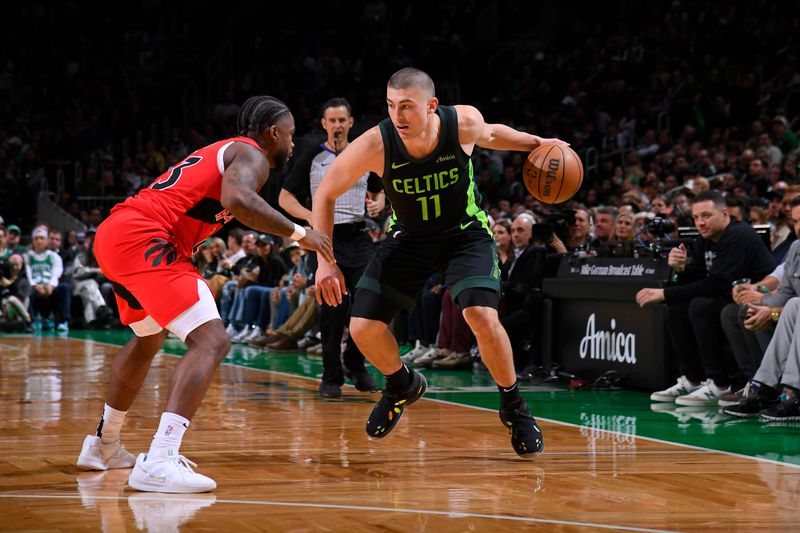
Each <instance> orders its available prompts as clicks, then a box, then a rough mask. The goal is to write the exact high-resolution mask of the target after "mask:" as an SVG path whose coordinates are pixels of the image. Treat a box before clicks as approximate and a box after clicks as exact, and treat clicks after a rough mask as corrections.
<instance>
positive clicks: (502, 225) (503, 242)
mask: <svg viewBox="0 0 800 533" xmlns="http://www.w3.org/2000/svg"><path fill="white" fill-rule="evenodd" d="M492 235H494V249H495V252H496V253H497V263H498V266H499V267H500V279H501V280H502V279H505V278H506V277H507V276H508V268H509V267H510V266H511V260H512V259H513V258H514V252H513V249H512V243H511V222H510V221H509V220H508V219H507V218H501V219H500V220H498V221H497V222H495V223H494V226H492Z"/></svg>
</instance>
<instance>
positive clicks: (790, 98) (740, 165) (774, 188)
mask: <svg viewBox="0 0 800 533" xmlns="http://www.w3.org/2000/svg"><path fill="white" fill-rule="evenodd" d="M183 7H185V6H182V5H181V4H180V3H176V4H169V5H162V4H160V3H155V2H146V3H144V4H142V6H141V9H140V10H139V11H138V12H134V13H131V17H130V19H129V20H128V21H127V24H126V25H125V27H124V28H116V27H111V26H113V25H111V26H110V25H108V24H106V22H108V21H109V20H110V17H111V14H112V11H111V8H110V7H100V8H99V10H97V11H93V12H91V13H90V12H87V11H86V10H79V9H78V8H77V7H76V6H74V5H72V4H61V5H58V6H50V5H49V4H45V3H37V2H33V3H29V4H26V5H25V6H21V7H20V6H10V5H4V6H2V7H0V15H2V16H0V19H2V21H3V22H2V23H0V24H2V26H3V28H2V29H4V30H8V31H4V32H0V34H2V36H1V37H0V42H2V44H3V45H4V48H5V49H7V50H9V52H10V53H9V56H8V59H7V60H5V62H4V63H3V64H0V102H2V104H0V216H2V217H3V218H4V224H5V228H4V230H3V231H2V235H3V238H4V240H5V244H4V245H3V244H2V243H0V251H2V258H3V264H2V269H3V271H2V277H0V279H2V280H5V281H4V283H5V282H8V283H7V285H9V286H10V287H11V289H9V288H6V289H4V295H5V296H4V299H5V302H6V305H5V307H4V309H6V314H10V315H11V316H16V317H17V318H18V319H19V320H20V321H22V322H23V323H24V324H25V327H29V328H34V326H36V327H40V326H41V327H45V328H46V327H48V325H49V321H50V320H52V321H53V327H55V328H59V327H60V328H62V329H65V328H67V327H69V325H70V322H71V325H72V326H73V327H75V326H80V325H84V324H85V325H95V326H100V327H103V326H106V325H113V324H114V318H113V317H114V303H113V298H112V297H111V293H110V288H109V284H108V283H107V282H105V280H104V279H103V278H102V274H101V273H100V272H99V271H98V270H97V268H96V267H97V265H96V262H94V261H93V257H92V255H91V236H92V232H93V230H94V229H95V228H96V227H97V225H98V224H99V223H100V222H101V221H102V219H103V218H104V216H105V215H107V211H108V208H109V207H110V205H111V204H110V202H109V199H111V202H113V201H114V200H115V199H122V198H124V197H126V196H129V195H131V194H135V193H136V191H138V190H139V189H141V188H142V187H146V186H147V185H149V183H150V182H151V181H152V180H153V179H155V178H156V177H157V176H158V175H159V174H160V173H161V172H163V171H164V170H166V168H168V167H169V166H170V165H172V164H175V163H176V162H179V161H180V160H181V159H182V158H184V157H185V156H186V155H187V154H188V153H189V152H191V151H192V150H194V149H196V148H199V147H201V146H204V145H205V144H208V143H210V142H212V141H214V140H217V139H220V138H224V137H226V136H230V135H233V134H235V128H234V123H235V117H236V114H237V113H238V110H239V103H240V102H241V101H243V100H244V99H245V98H246V97H247V96H249V95H251V94H256V93H266V94H272V95H274V96H277V97H279V98H281V99H283V100H284V101H286V102H287V103H288V104H289V106H290V108H291V109H292V110H293V113H294V115H295V119H296V123H297V134H296V136H295V144H296V145H297V146H296V156H299V155H300V154H301V153H302V152H303V150H305V149H308V148H309V147H311V146H314V145H316V144H318V143H319V142H320V141H321V140H322V139H323V138H324V133H323V132H322V131H321V130H320V129H319V127H318V122H317V117H318V110H317V106H318V105H320V104H321V103H322V102H323V101H325V100H327V99H328V98H330V97H332V96H342V97H346V98H348V100H349V101H350V102H351V103H352V105H353V108H354V112H355V115H356V116H357V117H359V120H358V122H357V124H356V127H355V128H354V130H353V134H355V135H357V134H358V133H359V132H361V131H363V130H365V129H366V128H368V127H370V126H372V125H373V124H374V123H376V122H377V120H378V119H380V118H381V117H382V116H384V114H385V110H384V105H385V104H384V102H383V100H384V95H383V87H384V84H385V80H386V78H387V77H388V75H389V74H391V73H392V72H394V71H395V70H396V69H398V68H401V67H404V66H410V65H413V66H417V67H420V68H423V69H426V70H428V71H429V72H430V74H431V75H432V77H433V78H434V81H435V82H436V83H437V88H438V93H439V94H438V95H439V97H440V100H441V101H442V103H444V104H448V103H455V102H456V100H457V101H458V102H459V103H474V104H475V105H476V106H477V107H478V108H479V109H481V111H482V112H483V114H484V116H485V117H486V119H487V120H489V121H492V122H504V123H508V124H511V125H513V126H514V127H517V128H520V129H524V130H527V131H531V132H534V133H537V134H539V135H542V136H545V137H560V138H562V139H565V140H567V141H569V142H570V143H571V145H572V147H573V148H574V149H575V150H576V151H577V152H578V153H579V154H580V155H581V156H582V158H583V160H584V165H585V168H586V178H585V182H584V185H583V187H582V188H581V190H580V191H579V193H578V195H577V196H576V197H575V198H574V201H573V202H572V203H571V204H569V205H567V206H559V207H558V208H553V207H552V206H545V205H541V204H539V203H537V202H536V201H534V199H533V198H532V197H531V196H530V195H529V194H527V191H526V189H525V187H524V185H523V181H522V168H523V165H524V161H525V154H522V153H502V152H490V151H484V150H480V149H478V150H476V152H475V154H473V164H474V171H475V174H474V177H475V180H476V182H477V184H478V188H479V190H480V192H481V194H482V201H483V207H484V208H485V209H486V210H487V211H488V213H489V214H490V215H491V217H492V220H493V221H494V222H495V223H494V227H493V231H494V233H495V236H496V239H497V242H498V254H499V255H500V258H501V265H503V267H502V268H503V269H504V276H505V285H504V287H505V290H506V296H505V298H504V307H503V308H502V312H503V316H504V325H505V326H506V327H507V328H508V329H509V331H517V332H521V333H519V334H515V335H512V337H513V338H514V339H515V344H516V345H515V361H516V364H517V366H518V370H520V372H521V374H522V375H524V369H525V368H526V367H527V366H528V365H529V364H531V363H535V362H536V355H535V352H536V347H535V346H531V341H535V338H536V336H537V335H538V327H539V324H540V321H539V320H537V319H536V318H535V317H536V316H537V314H536V313H537V308H538V307H537V306H538V305H539V300H540V299H541V295H540V294H539V293H538V292H537V289H538V288H540V280H541V277H542V276H543V275H546V274H547V273H549V272H550V271H551V270H550V269H551V264H550V263H549V262H548V259H547V256H548V255H549V254H551V253H565V252H571V251H579V252H580V251H583V252H588V253H595V254H612V255H614V254H620V253H621V254H632V253H636V252H635V250H636V248H637V244H641V245H642V246H644V244H645V243H647V242H648V241H649V240H651V239H652V238H653V237H654V235H651V234H649V233H648V230H647V227H646V224H645V222H646V221H647V220H648V219H650V218H652V217H654V216H656V215H663V216H664V217H668V218H670V219H671V220H672V221H673V222H674V223H675V224H676V225H678V226H685V225H691V224H692V199H693V197H694V196H696V195H698V194H702V193H703V192H705V191H709V190H715V191H719V192H720V193H722V194H723V196H724V197H725V199H726V202H727V205H728V208H729V210H730V212H731V215H732V217H733V218H736V219H739V220H742V221H744V222H752V223H753V224H763V225H769V226H770V245H769V248H770V251H771V252H772V255H773V257H774V259H775V260H776V262H781V261H782V260H783V258H784V256H785V255H786V253H787V252H788V249H789V245H790V244H791V242H792V241H793V240H794V235H795V232H794V231H793V228H792V224H791V217H790V207H791V199H792V198H793V197H794V196H796V195H797V194H798V193H800V189H798V188H797V187H798V178H799V176H798V161H799V157H798V156H799V151H798V148H799V147H800V140H799V139H798V135H797V132H798V130H800V122H799V121H798V118H800V108H798V106H800V99H798V98H797V96H798V91H800V72H798V68H797V65H798V64H800V63H799V62H798V60H797V59H798V52H800V47H799V46H798V31H797V29H798V27H800V15H798V13H797V12H796V10H794V9H792V6H791V3H790V2H782V1H779V2H766V1H756V2H754V3H753V4H751V5H749V6H748V9H747V10H743V9H740V8H738V7H736V6H732V5H730V4H728V3H723V2H703V3H690V2H681V1H676V2H671V3H651V4H648V5H642V4H641V3H637V2H630V1H624V2H621V3H619V4H618V5H616V6H615V9H609V8H608V6H599V5H598V6H587V7H586V8H585V9H583V10H569V11H567V10H563V9H562V10H558V9H557V10H554V12H553V13H551V14H550V16H551V18H550V19H548V21H547V22H548V24H545V22H544V21H543V22H541V23H540V25H537V26H530V27H529V26H526V24H525V23H526V21H534V20H543V19H542V17H541V16H539V15H540V14H539V13H537V9H538V7H537V6H533V5H525V4H524V3H509V2H489V3H486V4H483V5H478V4H477V3H474V2H467V3H466V4H464V3H456V2H444V3H442V4H441V5H440V6H439V8H438V9H439V12H438V15H439V16H433V17H430V16H427V11H426V9H427V8H428V6H427V5H426V4H423V3H421V2H410V3H405V4H402V5H392V4H389V3H385V2H384V1H383V0H371V1H368V2H365V3H364V4H363V6H362V10H361V12H360V13H359V14H358V15H357V16H356V18H357V20H351V18H350V16H349V15H346V14H345V13H346V12H350V11H347V10H342V6H341V5H340V3H337V2H334V3H326V4H321V5H319V6H318V7H315V9H318V10H319V12H318V16H315V17H314V18H313V20H312V19H310V18H309V17H308V16H307V14H305V13H303V7H302V6H300V5H294V6H283V7H280V8H275V9H276V10H277V11H279V12H280V13H277V11H276V13H275V15H277V14H280V15H281V16H280V17H278V16H273V17H271V19H272V20H276V19H280V20H281V21H293V20H298V21H299V20H302V24H300V23H299V22H298V23H293V22H286V24H284V25H283V26H280V25H279V23H278V22H277V21H276V23H275V27H274V28H271V30H270V32H269V34H268V35H267V34H264V33H263V32H248V31H244V30H243V27H242V26H241V25H243V24H244V23H243V22H242V20H243V19H244V18H246V16H247V13H248V7H251V6H249V5H248V4H247V3H243V4H241V5H239V4H235V5H234V6H232V8H231V10H230V13H229V14H228V17H229V19H228V20H227V21H226V22H227V25H228V26H229V27H230V28H233V29H236V30H239V31H236V32H235V36H232V37H231V38H230V39H228V40H226V41H224V42H222V43H221V44H220V43H217V42H212V40H209V39H203V38H202V36H203V32H208V31H209V28H211V27H216V26H225V22H220V21H218V20H212V19H211V18H210V17H208V16H204V15H202V14H198V13H192V14H190V15H187V13H186V12H184V11H183V9H182V8H183ZM20 11H21V12H20ZM423 14H425V15H426V16H424V17H423ZM490 14H495V15H497V16H496V17H493V16H488V15H490ZM156 18H157V20H158V21H159V23H158V24H151V23H150V22H152V20H155V19H156ZM492 21H494V22H492ZM412 22H413V24H414V27H415V28H416V29H415V31H414V32H407V31H405V28H407V27H409V25H410V24H412ZM557 23H560V24H567V23H568V24H569V25H570V27H571V31H570V32H569V34H568V35H567V34H566V33H559V32H556V31H553V30H551V29H548V28H551V27H557V26H558V24H557ZM352 24H356V26H357V27H358V28H363V31H362V30H359V31H355V30H352V29H339V28H338V26H339V25H345V26H347V28H351V27H352V26H351V25H352ZM86 25H91V27H92V28H93V30H92V32H84V31H81V29H80V28H83V27H85V26H86ZM26 27H30V28H34V27H37V28H39V27H52V28H53V31H51V32H44V33H42V34H41V35H40V37H39V38H38V39H35V40H32V42H31V43H30V45H28V46H24V47H20V46H13V44H15V43H13V39H14V35H19V32H20V31H22V30H24V29H25V28H26ZM575 36H580V37H579V38H578V39H577V40H576V38H575ZM99 41H102V42H103V46H97V43H98V42H99ZM165 80H169V81H168V82H167V81H165ZM193 94H197V97H196V98H193V97H191V95H193ZM153 125H155V126H153ZM76 163H77V165H76ZM59 177H63V180H60V178H59ZM282 179H283V177H282V176H274V177H273V178H272V179H271V180H270V183H268V185H267V186H266V187H265V188H264V189H263V191H262V194H263V195H265V197H266V198H267V199H268V201H270V203H271V204H272V205H273V206H275V207H277V206H278V202H277V194H278V190H279V189H280V186H281V183H282ZM45 189H46V190H48V191H51V192H53V193H56V195H55V200H56V201H57V202H58V203H60V204H61V205H62V206H63V207H64V208H65V210H66V211H67V212H69V213H70V214H71V215H73V216H74V217H75V218H76V219H77V220H80V221H81V222H83V223H84V224H85V226H86V227H87V228H88V231H87V232H84V233H82V234H80V235H79V234H78V233H76V232H66V233H65V234H63V237H64V238H63V244H61V245H54V244H52V241H53V239H54V236H56V235H59V236H60V235H62V234H61V232H59V231H58V229H59V228H47V227H43V226H40V225H39V224H38V222H37V220H38V218H37V214H36V198H37V195H38V194H39V193H40V192H41V191H42V190H45ZM565 207H567V208H569V209H570V210H571V211H568V210H567V209H565ZM387 213H388V211H387V212H386V213H384V214H383V215H382V216H381V217H379V218H378V220H377V221H376V222H377V224H376V225H375V228H374V229H373V232H374V238H375V239H379V238H380V225H381V223H382V222H383V221H384V219H385V216H386V214H387ZM559 217H562V220H561V221H560V222H559V223H556V224H555V231H553V228H550V227H549V224H543V222H548V223H550V222H552V221H553V220H558V219H559ZM43 235H44V239H45V241H46V242H47V243H48V245H47V248H48V249H50V250H52V251H53V253H54V254H55V255H57V256H59V258H60V262H61V270H62V272H63V274H61V278H60V279H59V278H58V277H55V278H52V277H51V278H50V279H48V280H39V279H38V278H37V279H34V278H33V277H31V276H25V275H24V273H25V271H26V268H29V267H28V263H29V262H30V259H31V258H33V259H36V258H38V259H40V260H43V259H42V258H43V257H44V256H43V255H42V254H45V255H48V257H49V256H50V255H52V254H46V253H45V252H44V251H43V249H41V248H42V246H41V240H42V236H43ZM20 236H22V241H24V242H25V244H26V245H27V244H28V243H29V242H30V245H31V247H32V249H31V250H28V249H23V247H22V245H20ZM656 236H657V235H656ZM223 239H226V240H227V242H226V240H223ZM626 242H630V243H632V244H631V245H630V246H626V245H625V244H624V243H626ZM609 243H611V244H609ZM619 243H622V244H621V245H620V244H619ZM283 245H284V243H282V242H280V240H279V239H274V238H273V237H271V236H268V235H256V234H252V233H248V232H246V231H243V230H242V229H241V228H237V227H236V224H235V223H233V224H232V225H231V228H228V229H226V230H224V232H223V234H222V235H221V238H220V239H214V240H212V241H210V242H209V243H208V246H207V248H206V249H205V250H203V251H202V252H201V253H200V255H198V257H197V261H198V267H199V268H201V271H203V272H204V273H205V274H206V278H207V279H208V280H209V281H210V283H211V285H212V287H215V293H216V295H217V296H218V297H219V300H220V305H221V310H222V314H223V318H224V319H225V320H226V323H227V325H228V326H229V332H230V333H231V335H232V336H233V337H234V338H236V339H237V340H240V341H243V342H252V343H254V344H255V345H257V346H262V347H263V346H266V343H265V340H266V339H268V340H269V343H270V344H274V343H275V342H276V341H277V340H280V341H281V342H282V344H281V345H280V346H281V347H282V348H290V349H296V348H297V347H298V343H299V346H300V347H301V348H304V347H307V346H310V345H312V344H314V340H313V321H314V319H313V317H314V309H313V308H314V305H313V298H311V299H309V298H308V297H307V294H308V292H309V291H313V284H312V283H311V282H310V281H309V276H310V274H313V273H311V272H308V271H307V270H306V269H305V268H304V267H303V259H302V257H301V255H300V252H299V251H296V250H285V249H283ZM12 252H17V253H12ZM19 252H22V253H19ZM528 252H530V253H528ZM25 254H29V259H28V260H26V257H25ZM245 259H246V261H247V262H245V263H242V264H239V263H238V262H237V261H243V260H245ZM48 260H51V261H52V263H53V264H54V265H55V264H56V263H57V262H58V260H56V259H55V257H51V258H50V259H48ZM236 265H238V266H236ZM520 265H527V266H525V268H518V267H519V266H520ZM58 271H59V269H58V267H55V266H54V268H53V270H52V271H51V272H50V274H51V276H54V275H55V273H56V272H58ZM70 276H71V277H70ZM23 278H25V279H23ZM87 279H88V280H91V281H93V282H94V283H83V284H82V282H85V281H86V280H87ZM14 280H17V281H14ZM26 284H27V285H28V287H25V285H26ZM94 285H96V286H97V287H96V288H97V291H95V290H94ZM20 286H21V287H20ZM87 286H90V287H92V288H87ZM250 286H252V287H269V288H270V289H269V290H267V289H256V288H251V289H248V287H250ZM37 287H39V288H37ZM273 288H274V289H273ZM448 294H449V293H448V291H447V288H446V287H442V286H441V285H440V284H439V283H438V280H437V279H431V280H430V283H429V284H428V287H427V288H426V291H425V293H424V294H423V296H422V299H421V305H419V306H418V311H415V314H414V315H413V316H411V317H408V320H407V323H404V324H396V330H398V331H399V332H401V334H400V337H401V338H402V339H404V340H407V341H408V342H410V343H411V344H412V346H413V348H414V349H413V350H411V352H410V353H409V356H408V357H406V359H407V361H408V362H414V363H415V364H420V365H423V366H428V365H429V366H433V367H443V368H459V367H467V366H469V365H470V364H471V358H470V357H469V356H468V354H469V352H470V344H471V341H470V339H469V337H468V332H467V330H466V327H465V326H464V324H462V323H460V322H459V320H458V319H459V317H460V314H459V313H457V312H455V311H454V308H453V307H452V306H451V300H448ZM75 295H78V296H80V298H78V299H77V301H78V302H79V303H74V302H73V301H72V300H73V296H75ZM12 297H13V298H14V299H13V300H12V299H11V298H12ZM98 297H99V298H102V300H101V299H98ZM101 302H102V303H101ZM309 302H311V303H309ZM73 308H75V309H76V310H77V311H78V312H72V310H73ZM461 321H462V322H463V319H462V320H461ZM298 324H300V325H298ZM308 331H311V333H312V335H311V336H310V337H309V338H308V339H306V338H304V335H305V333H306V332H308ZM403 332H405V333H403ZM531 333H533V336H531ZM270 335H272V337H270ZM287 338H288V339H289V340H288V341H287V340H286V339H287Z"/></svg>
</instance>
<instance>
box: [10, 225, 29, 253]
mask: <svg viewBox="0 0 800 533" xmlns="http://www.w3.org/2000/svg"><path fill="white" fill-rule="evenodd" d="M6 232H7V234H6V248H7V249H8V250H10V252H8V253H9V254H21V255H22V256H23V257H24V256H25V252H27V251H28V247H27V246H23V245H22V244H20V242H19V241H20V235H21V233H22V232H21V231H20V229H19V226H17V225H16V224H9V225H8V226H6Z"/></svg>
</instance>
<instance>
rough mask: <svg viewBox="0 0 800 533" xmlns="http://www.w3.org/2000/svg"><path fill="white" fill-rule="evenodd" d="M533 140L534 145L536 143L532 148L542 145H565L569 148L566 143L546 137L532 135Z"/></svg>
mask: <svg viewBox="0 0 800 533" xmlns="http://www.w3.org/2000/svg"><path fill="white" fill-rule="evenodd" d="M533 140H534V142H535V143H537V144H536V146H534V148H538V147H540V146H541V145H543V144H565V145H567V146H569V143H568V142H567V141H562V140H561V139H556V138H555V137H553V138H546V137H539V136H538V135H534V136H533Z"/></svg>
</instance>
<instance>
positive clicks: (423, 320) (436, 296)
mask: <svg viewBox="0 0 800 533" xmlns="http://www.w3.org/2000/svg"><path fill="white" fill-rule="evenodd" d="M443 293H444V289H443V288H442V276H441V274H434V275H433V276H431V277H430V278H428V281H427V282H426V283H425V286H424V287H423V288H422V293H421V294H420V297H419V302H417V305H415V306H414V309H412V310H411V314H410V315H409V316H408V320H407V322H408V337H409V340H410V341H412V342H414V348H412V349H411V350H409V351H408V352H407V353H406V354H404V355H403V356H402V357H401V358H400V359H401V360H402V361H403V362H404V363H406V364H411V363H414V362H415V361H417V360H418V359H420V358H422V357H431V356H432V355H433V354H435V352H436V337H437V335H438V334H439V321H440V318H441V311H442V294H443Z"/></svg>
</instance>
